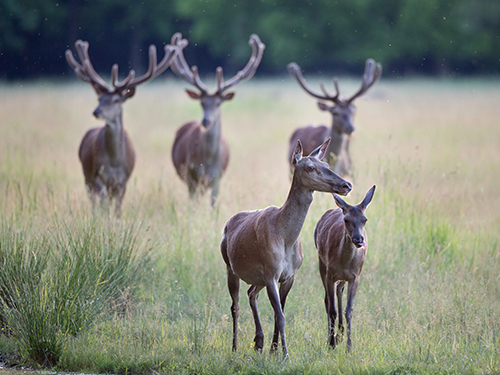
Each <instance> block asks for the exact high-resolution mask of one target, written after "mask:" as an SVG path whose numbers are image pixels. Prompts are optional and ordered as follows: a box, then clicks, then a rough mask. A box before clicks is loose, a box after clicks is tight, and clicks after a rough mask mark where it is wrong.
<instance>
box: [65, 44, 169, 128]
mask: <svg viewBox="0 0 500 375" xmlns="http://www.w3.org/2000/svg"><path fill="white" fill-rule="evenodd" d="M75 48H76V52H77V53H78V57H79V59H80V61H81V63H78V62H77V61H76V60H75V58H74V56H73V53H72V52H71V50H69V49H68V50H66V61H67V62H68V64H69V66H70V67H71V68H72V69H73V70H74V71H75V74H76V76H77V77H78V78H79V79H80V80H82V81H84V82H88V83H90V84H91V85H92V87H93V88H94V90H95V92H96V94H97V96H98V98H99V105H98V106H97V108H96V109H95V110H94V112H93V114H94V116H95V117H97V118H102V119H104V120H106V122H107V123H108V122H111V123H113V122H114V121H116V119H117V118H118V117H119V116H121V113H122V107H121V105H122V103H123V102H125V101H126V100H127V99H129V98H131V97H133V96H134V94H135V90H136V87H137V86H138V85H140V84H142V83H144V82H147V81H149V80H151V79H153V78H156V77H157V76H159V75H160V74H161V73H163V72H164V71H165V70H166V69H167V68H168V67H169V66H170V64H171V63H172V60H173V58H174V56H175V53H176V50H177V48H176V47H173V46H171V45H166V46H165V56H164V58H163V60H162V61H161V62H160V63H159V64H157V61H156V47H155V46H154V45H151V46H150V47H149V67H148V71H147V72H146V73H144V74H143V75H142V76H140V77H135V71H134V70H131V71H130V72H129V74H128V76H127V77H126V78H125V79H124V80H123V81H122V82H119V81H118V64H114V65H113V67H112V68H111V84H112V86H113V89H110V88H109V87H108V85H107V84H106V82H105V81H104V80H103V79H102V78H101V77H100V76H99V74H97V72H96V71H95V69H94V67H93V66H92V63H91V61H90V57H89V53H88V49H89V43H88V42H84V41H82V40H77V41H76V42H75Z"/></svg>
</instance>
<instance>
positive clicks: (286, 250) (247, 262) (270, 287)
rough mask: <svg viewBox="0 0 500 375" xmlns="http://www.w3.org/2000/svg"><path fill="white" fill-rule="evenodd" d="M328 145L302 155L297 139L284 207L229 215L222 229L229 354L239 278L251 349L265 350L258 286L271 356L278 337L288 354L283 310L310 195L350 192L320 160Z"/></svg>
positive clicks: (296, 263)
mask: <svg viewBox="0 0 500 375" xmlns="http://www.w3.org/2000/svg"><path fill="white" fill-rule="evenodd" d="M329 142H330V140H327V141H326V142H325V143H323V144H322V145H320V146H319V147H318V148H317V149H316V150H314V151H313V152H312V153H311V154H310V155H309V156H307V157H302V145H301V143H300V141H297V146H296V148H295V151H294V154H293V159H292V165H293V167H294V173H293V177H292V184H291V187H290V192H289V194H288V197H287V199H286V201H285V203H284V204H283V206H281V207H279V208H278V207H275V206H269V207H267V208H264V209H261V210H256V211H244V212H240V213H238V214H236V215H234V216H233V217H231V218H230V219H229V220H228V221H227V223H226V224H225V226H224V230H223V236H222V242H221V252H222V257H223V258H224V262H225V263H226V266H227V285H228V288H229V294H230V295H231V299H232V305H231V314H232V318H233V350H234V351H236V349H237V332H238V315H239V305H238V296H239V289H240V279H241V280H243V281H244V282H246V283H247V284H250V288H249V289H248V299H249V302H250V307H251V309H252V313H253V317H254V321H255V338H254V342H255V350H258V351H261V350H262V348H263V346H264V333H263V331H262V326H261V324H260V320H259V314H258V312H257V297H258V294H259V292H260V291H261V290H262V289H263V288H267V295H268V297H269V300H270V301H271V305H272V307H273V310H274V335H273V341H272V344H271V352H275V351H276V350H277V348H278V339H279V337H280V336H281V345H282V349H283V356H284V357H285V358H286V357H287V356H288V351H287V346H286V340H285V316H284V314H283V311H284V308H285V301H286V297H287V295H288V292H289V291H290V289H291V288H292V285H293V280H294V275H295V272H296V271H297V270H298V269H299V267H300V265H301V264H302V259H303V257H304V256H303V254H302V243H301V240H300V231H301V230H302V226H303V224H304V220H305V218H306V215H307V211H308V210H309V206H310V205H311V203H312V200H313V192H314V191H321V192H330V193H331V192H336V193H338V194H342V195H347V194H348V193H349V192H350V191H351V188H352V185H351V184H350V183H349V182H347V181H345V180H344V179H342V178H341V177H339V176H338V175H336V174H335V173H333V171H331V170H330V169H329V167H328V164H327V163H325V162H322V161H321V159H322V158H323V156H324V155H325V152H326V150H327V148H328V144H329ZM278 284H280V285H279V288H278Z"/></svg>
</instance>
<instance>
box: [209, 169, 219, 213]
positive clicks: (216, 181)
mask: <svg viewBox="0 0 500 375" xmlns="http://www.w3.org/2000/svg"><path fill="white" fill-rule="evenodd" d="M219 182H220V176H214V181H213V185H212V195H211V197H210V204H211V206H212V207H213V206H214V205H215V200H216V199H217V195H218V194H219Z"/></svg>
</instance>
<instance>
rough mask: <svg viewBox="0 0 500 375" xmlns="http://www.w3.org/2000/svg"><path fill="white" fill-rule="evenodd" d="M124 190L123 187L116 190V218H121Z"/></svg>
mask: <svg viewBox="0 0 500 375" xmlns="http://www.w3.org/2000/svg"><path fill="white" fill-rule="evenodd" d="M125 189H126V188H125V186H120V187H118V188H117V189H116V202H115V215H116V217H118V218H119V217H120V216H121V212H122V201H123V197H124V196H125Z"/></svg>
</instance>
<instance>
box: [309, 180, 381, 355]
mask: <svg viewBox="0 0 500 375" xmlns="http://www.w3.org/2000/svg"><path fill="white" fill-rule="evenodd" d="M374 193H375V186H373V187H372V188H371V189H370V190H369V191H368V193H366V196H365V198H364V199H363V201H362V202H361V203H360V204H358V205H357V206H351V205H349V204H347V203H346V202H345V201H344V200H343V199H342V198H340V197H339V196H337V195H335V194H334V195H333V198H334V200H335V203H336V204H337V206H338V207H339V208H337V209H332V210H328V211H326V212H325V213H324V214H323V216H322V217H321V219H319V221H318V223H317V224H316V228H315V229H314V242H315V244H316V248H317V249H318V256H319V272H320V275H321V280H322V281H323V286H324V288H325V308H326V313H327V315H328V337H329V342H330V346H331V347H332V348H335V346H336V345H337V343H338V341H339V339H340V337H341V335H342V334H343V332H344V324H343V319H342V294H343V292H344V285H345V283H347V284H348V286H347V306H346V309H345V318H346V321H347V350H350V349H351V348H352V342H351V318H352V309H353V304H354V297H355V296H356V291H357V289H358V283H359V276H360V274H361V269H362V268H363V264H364V262H365V257H366V251H367V250H368V238H367V235H366V231H365V224H366V222H367V220H368V219H367V218H366V216H365V214H364V212H365V210H366V208H367V207H368V205H369V204H370V202H371V201H372V198H373V194H374ZM335 297H337V305H338V310H337V309H336V307H335ZM337 315H338V318H339V326H338V329H339V334H338V335H335V320H336V319H337Z"/></svg>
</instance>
